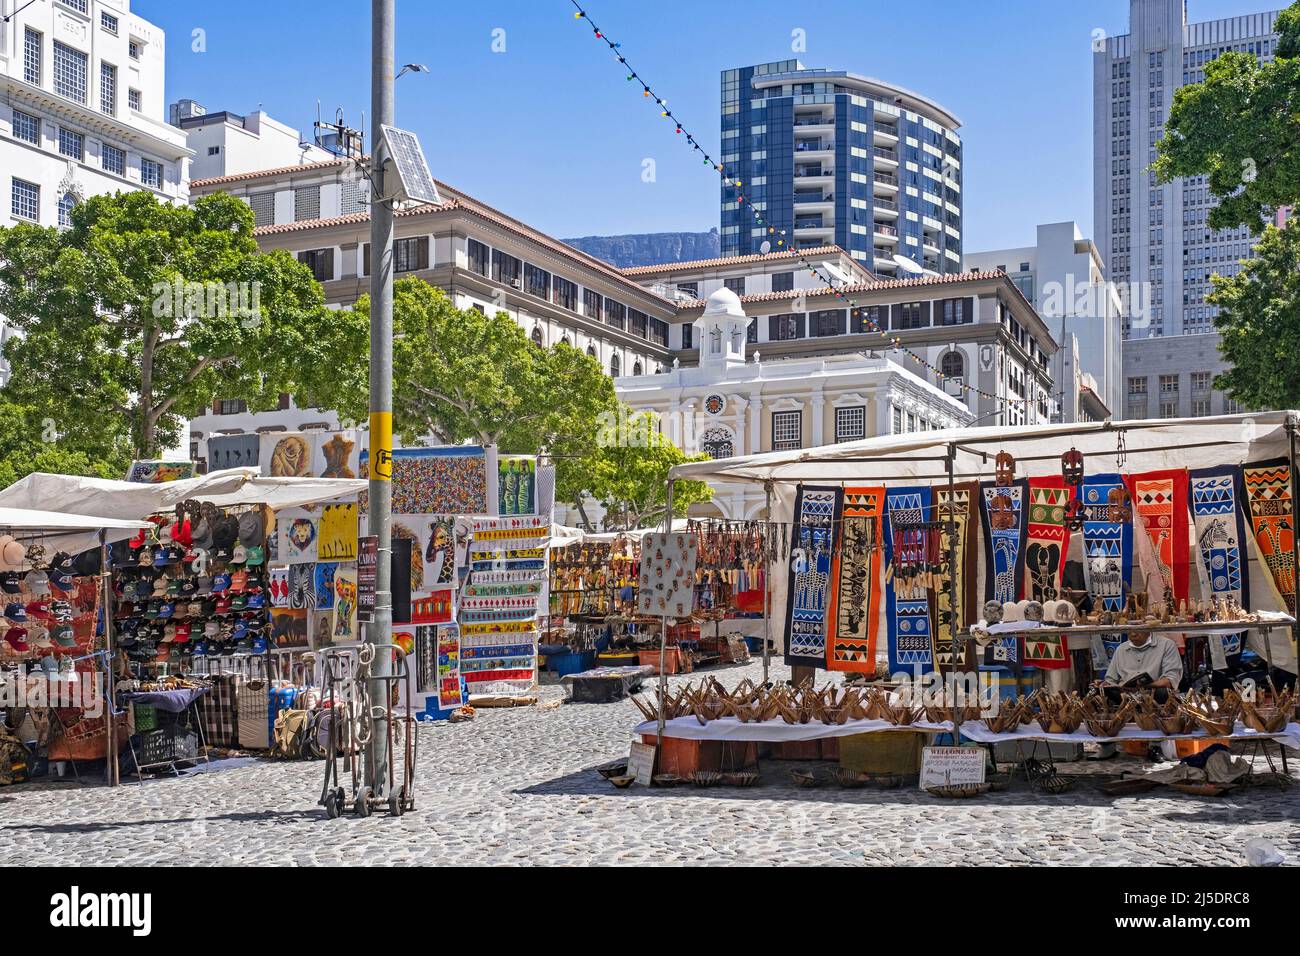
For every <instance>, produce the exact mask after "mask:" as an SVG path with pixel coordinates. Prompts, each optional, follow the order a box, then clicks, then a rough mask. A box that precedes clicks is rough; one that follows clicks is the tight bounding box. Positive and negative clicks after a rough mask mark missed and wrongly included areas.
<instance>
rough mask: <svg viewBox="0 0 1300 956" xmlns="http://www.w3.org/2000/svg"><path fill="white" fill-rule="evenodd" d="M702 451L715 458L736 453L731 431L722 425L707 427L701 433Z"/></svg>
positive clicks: (727, 456) (726, 456)
mask: <svg viewBox="0 0 1300 956" xmlns="http://www.w3.org/2000/svg"><path fill="white" fill-rule="evenodd" d="M700 451H702V452H704V454H706V455H708V456H709V457H710V458H713V459H718V458H730V457H731V456H732V455H734V454H735V453H736V452H735V446H734V445H733V444H732V440H731V432H729V431H728V430H727V429H725V428H722V427H715V428H707V429H705V430H704V433H703V434H702V435H700Z"/></svg>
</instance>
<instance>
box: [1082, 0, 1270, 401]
mask: <svg viewBox="0 0 1300 956" xmlns="http://www.w3.org/2000/svg"><path fill="white" fill-rule="evenodd" d="M1276 20H1277V13H1276V12H1263V13H1252V14H1246V15H1243V16H1237V17H1228V18H1225V19H1221V20H1207V21H1202V22H1199V23H1190V22H1188V19H1187V3H1186V0H1130V3H1129V32H1128V33H1126V34H1123V35H1121V36H1109V37H1104V38H1101V39H1099V40H1098V41H1097V42H1096V43H1095V44H1094V51H1095V52H1094V53H1093V203H1094V213H1095V219H1094V222H1095V229H1096V233H1097V246H1098V249H1099V250H1100V253H1101V257H1102V260H1103V261H1104V262H1105V263H1106V264H1107V266H1108V269H1109V273H1108V276H1107V278H1109V279H1111V280H1112V281H1114V282H1116V283H1117V284H1118V285H1119V287H1120V288H1121V290H1123V292H1124V294H1125V295H1126V296H1127V297H1128V298H1127V299H1126V300H1125V307H1126V314H1127V324H1126V327H1125V342H1124V362H1123V365H1124V377H1125V385H1124V390H1125V395H1124V402H1125V414H1124V417H1127V418H1136V417H1148V416H1150V417H1157V416H1160V417H1173V416H1186V415H1211V414H1216V415H1217V414H1220V413H1222V412H1225V411H1235V410H1236V408H1235V407H1234V405H1233V404H1232V403H1231V402H1228V401H1226V400H1225V397H1224V396H1223V395H1221V394H1220V393H1217V392H1215V391H1214V390H1213V389H1212V387H1211V382H1212V380H1213V377H1214V375H1215V374H1216V373H1218V372H1220V371H1222V370H1223V369H1224V367H1225V366H1224V363H1223V361H1222V358H1221V357H1220V355H1219V353H1218V350H1217V345H1218V335H1217V334H1216V333H1215V332H1214V325H1213V320H1214V315H1215V311H1216V310H1215V308H1214V307H1213V306H1211V305H1209V304H1208V303H1207V302H1206V295H1207V294H1208V293H1209V292H1210V290H1211V285H1210V276H1212V275H1213V274H1215V273H1218V274H1220V275H1233V274H1235V273H1236V272H1238V271H1240V265H1239V264H1238V260H1240V259H1243V258H1246V257H1248V256H1249V254H1250V244H1251V240H1252V236H1251V233H1250V231H1249V230H1248V229H1245V228H1237V229H1228V230H1221V231H1211V230H1210V229H1208V228H1207V227H1206V218H1207V216H1208V215H1209V212H1210V210H1211V209H1212V208H1213V206H1214V200H1213V198H1212V197H1211V195H1210V190H1209V186H1208V184H1207V182H1206V177H1204V176H1196V177H1192V178H1190V179H1180V180H1177V181H1175V182H1172V183H1168V184H1164V185H1161V184H1159V183H1157V182H1156V179H1155V175H1154V174H1153V173H1151V172H1150V171H1149V167H1150V165H1151V163H1152V161H1154V160H1155V158H1156V143H1157V142H1158V141H1159V140H1160V138H1161V137H1162V136H1163V135H1164V124H1165V122H1166V120H1167V119H1168V118H1169V107H1170V105H1171V104H1172V102H1173V96H1174V91H1175V90H1177V89H1178V88H1179V87H1180V86H1183V85H1186V84H1188V83H1196V82H1199V81H1201V80H1203V79H1204V78H1205V65H1206V64H1207V63H1209V62H1211V61H1212V60H1214V59H1215V58H1216V57H1218V56H1219V55H1221V54H1223V53H1226V52H1229V51H1236V52H1244V53H1249V54H1252V55H1254V56H1256V57H1258V58H1259V60H1260V62H1265V63H1266V62H1269V61H1271V60H1272V59H1273V55H1274V48H1275V46H1276V44H1277V34H1276V32H1275V24H1276ZM1139 297H1140V298H1141V302H1140V303H1139V302H1138V301H1136V300H1137V299H1138V298H1139ZM1139 306H1140V307H1139Z"/></svg>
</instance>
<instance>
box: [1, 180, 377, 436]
mask: <svg viewBox="0 0 1300 956" xmlns="http://www.w3.org/2000/svg"><path fill="white" fill-rule="evenodd" d="M0 313H2V314H4V315H5V316H6V318H7V319H8V321H9V322H10V323H11V324H12V325H13V326H15V327H16V328H17V329H19V330H21V332H22V335H20V336H16V337H14V338H13V339H11V340H10V341H9V342H8V343H6V346H5V356H6V358H8V359H9V362H10V365H11V367H12V369H13V374H12V377H11V380H10V382H9V384H8V386H7V387H6V389H5V397H6V398H8V399H9V400H10V401H12V402H14V403H16V404H19V405H22V406H24V407H27V408H30V409H32V410H33V411H34V413H35V414H36V415H37V416H38V417H41V418H49V419H52V420H53V421H54V422H55V426H56V428H57V431H58V434H59V436H60V442H61V444H63V445H64V447H66V448H68V449H74V450H84V451H85V452H86V453H87V454H88V455H90V456H91V457H92V458H93V457H96V456H103V455H105V454H106V453H107V449H108V448H113V449H116V448H118V447H119V446H120V445H121V443H122V441H123V440H125V441H126V443H127V444H128V445H129V447H131V448H132V449H133V450H134V453H135V454H136V455H137V456H138V457H154V456H156V455H157V454H158V453H159V452H160V451H161V450H163V449H165V448H167V447H170V446H172V445H174V444H175V443H176V442H177V441H178V439H179V438H180V433H181V430H182V428H183V426H184V422H185V420H186V419H187V418H190V417H192V416H193V415H195V414H197V413H198V412H199V411H200V410H201V409H202V408H204V407H205V406H206V405H208V404H209V403H210V402H211V401H212V399H213V398H214V397H216V396H229V395H238V396H240V397H242V398H245V399H246V400H247V401H248V404H249V407H250V409H252V410H261V409H265V408H272V407H274V406H275V403H276V400H277V398H278V396H279V394H280V393H281V392H291V393H294V394H296V395H298V396H299V399H300V401H301V402H302V403H303V404H308V405H310V404H327V403H328V401H329V395H330V393H331V392H332V391H333V388H332V386H333V376H332V374H331V371H330V370H331V369H333V368H336V367H337V366H338V364H339V362H340V361H342V360H344V358H345V357H347V360H348V361H359V360H360V359H359V356H361V355H364V351H365V341H364V339H361V340H359V341H358V340H357V339H356V337H355V335H353V336H351V337H348V336H347V335H346V334H345V335H344V336H342V337H340V334H339V333H340V332H345V333H346V332H348V331H349V328H350V327H349V325H348V323H336V322H335V321H334V317H333V315H332V313H331V312H330V310H328V309H326V308H325V304H324V298H323V295H322V292H321V289H320V286H319V285H318V284H317V283H316V281H315V279H314V278H313V277H312V273H311V270H310V269H308V268H307V267H306V266H305V265H303V264H301V263H299V262H298V261H296V260H295V259H294V258H293V257H292V256H290V255H289V254H288V253H286V252H272V253H262V252H259V251H258V248H257V243H256V240H255V239H254V238H253V213H252V210H251V209H249V207H248V205H247V204H246V203H244V202H242V201H241V200H238V199H235V198H233V197H230V196H227V195H224V194H216V195H212V196H206V197H203V198H201V199H199V200H197V201H196V202H195V203H194V204H193V205H192V206H174V205H170V204H167V203H163V202H159V201H158V200H157V199H156V198H155V197H154V196H153V195H152V194H150V193H147V192H142V191H141V192H129V193H117V194H114V195H105V196H95V197H92V198H90V199H88V200H86V201H85V202H83V203H80V204H78V205H77V206H75V207H74V208H73V209H72V212H71V226H70V227H69V228H66V229H52V228H41V227H38V226H33V225H28V224H20V225H16V226H11V227H7V228H0Z"/></svg>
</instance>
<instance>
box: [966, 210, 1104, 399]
mask: <svg viewBox="0 0 1300 956" xmlns="http://www.w3.org/2000/svg"><path fill="white" fill-rule="evenodd" d="M963 263H964V267H965V269H966V270H967V271H969V272H999V271H1000V272H1005V273H1006V274H1007V275H1008V277H1009V278H1010V279H1011V281H1012V282H1013V283H1015V285H1016V287H1017V288H1018V289H1020V291H1021V293H1022V294H1023V295H1024V297H1025V298H1026V299H1028V300H1029V303H1030V304H1031V305H1032V306H1033V307H1034V308H1035V309H1036V310H1037V311H1038V314H1039V315H1040V316H1041V317H1042V319H1043V321H1044V322H1045V323H1046V324H1047V326H1048V328H1050V329H1051V330H1052V335H1053V337H1054V338H1055V339H1056V340H1057V342H1059V343H1061V349H1060V351H1059V352H1057V353H1056V355H1055V356H1054V357H1053V360H1052V377H1053V378H1054V379H1055V385H1056V393H1055V398H1056V405H1057V415H1058V416H1059V417H1060V419H1061V420H1062V421H1066V422H1078V421H1101V420H1104V419H1106V418H1110V417H1115V418H1119V417H1121V414H1122V402H1123V388H1124V380H1123V371H1122V369H1121V362H1122V355H1123V341H1122V339H1123V323H1124V306H1123V303H1122V301H1121V299H1120V296H1119V292H1118V290H1117V289H1116V287H1115V286H1114V285H1113V284H1111V283H1109V282H1107V281H1106V278H1105V272H1106V265H1105V262H1104V261H1103V260H1102V258H1101V253H1100V251H1098V249H1097V246H1096V244H1095V243H1094V242H1093V241H1092V240H1091V239H1086V238H1084V235H1083V232H1082V231H1081V230H1080V229H1079V226H1078V224H1077V223H1075V222H1053V223H1046V224H1043V225H1040V226H1039V227H1038V228H1037V230H1036V236H1035V243H1034V245H1032V246H1024V247H1021V248H1017V249H998V250H994V251H992V252H968V253H966V255H965V256H964V258H963Z"/></svg>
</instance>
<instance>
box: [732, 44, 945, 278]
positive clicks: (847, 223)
mask: <svg viewBox="0 0 1300 956" xmlns="http://www.w3.org/2000/svg"><path fill="white" fill-rule="evenodd" d="M960 125H961V122H960V120H958V119H957V117H956V116H954V115H953V114H952V113H950V112H949V111H948V110H946V109H944V108H943V107H942V106H940V105H939V104H938V103H935V102H934V101H932V100H929V99H927V98H926V97H924V96H921V95H920V94H917V93H913V92H911V91H909V90H905V89H903V88H901V87H898V86H894V85H892V84H889V83H885V82H882V81H881V80H876V79H871V78H870V77H865V76H858V75H857V74H855V73H848V72H845V71H843V70H814V69H806V68H805V67H804V66H803V64H802V63H800V62H799V61H798V60H782V61H779V62H775V63H762V64H759V65H757V66H747V67H741V68H739V69H734V70H724V71H723V73H722V151H721V162H722V163H723V165H724V167H725V169H726V170H727V171H728V172H729V173H730V174H731V178H734V179H738V180H739V181H740V183H741V186H740V188H739V190H738V189H737V188H736V187H732V186H723V187H722V255H723V256H737V255H752V254H755V253H761V252H765V251H768V250H767V249H764V245H763V244H764V243H765V242H766V243H770V244H771V245H770V248H771V249H772V250H774V251H775V250H776V249H777V245H776V242H775V241H774V234H773V233H771V232H769V228H771V229H776V230H781V229H784V230H786V232H787V236H792V237H793V238H794V240H795V241H797V242H798V243H800V244H801V245H814V246H816V245H822V244H825V243H834V244H835V245H838V246H840V247H841V248H843V249H845V250H846V251H847V252H848V253H849V255H851V256H852V257H853V258H854V259H856V260H857V261H859V262H861V263H862V264H863V265H865V266H866V267H867V268H868V269H871V270H872V271H873V272H877V273H879V274H880V275H882V276H886V277H894V276H897V275H899V274H900V272H901V273H902V274H904V275H905V274H906V273H907V271H908V270H906V269H905V268H903V269H900V266H899V264H898V262H897V260H896V259H895V257H896V256H902V257H904V258H906V259H909V260H911V261H912V262H914V263H916V264H917V266H919V267H921V268H923V269H928V270H931V271H933V272H936V273H940V274H945V273H952V272H960V271H961V255H962V231H961V230H962V194H961V189H962V185H961V184H962V144H961V138H960V137H959V136H958V135H957V133H956V130H957V128H958V127H959V126H960ZM741 193H743V196H744V202H741V200H740V195H739V194H741ZM750 202H752V203H753V204H754V208H756V209H758V210H760V211H761V212H762V213H763V218H764V219H765V220H766V221H767V222H768V223H769V224H770V226H769V228H764V227H761V226H758V225H757V224H756V223H755V221H754V217H753V214H752V212H751V211H750V210H749V209H746V208H745V205H746V204H747V203H750Z"/></svg>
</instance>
